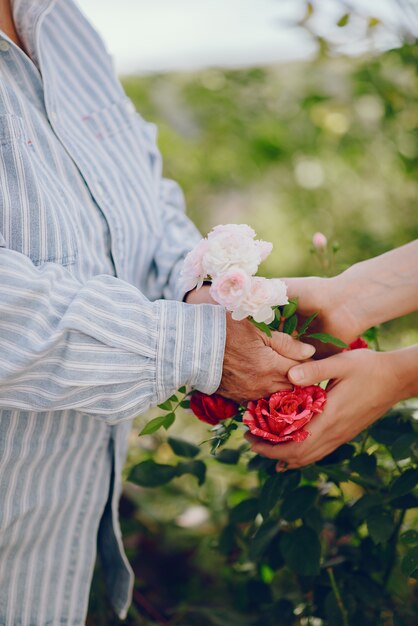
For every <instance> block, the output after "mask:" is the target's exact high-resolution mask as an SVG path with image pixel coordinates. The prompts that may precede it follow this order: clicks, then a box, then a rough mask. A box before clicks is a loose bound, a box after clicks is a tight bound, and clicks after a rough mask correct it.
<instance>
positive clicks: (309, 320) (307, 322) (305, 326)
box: [298, 313, 318, 339]
mask: <svg viewBox="0 0 418 626" xmlns="http://www.w3.org/2000/svg"><path fill="white" fill-rule="evenodd" d="M317 316H318V313H312V315H310V316H309V317H308V318H307V319H306V320H305V321H304V322H303V324H302V326H301V327H300V328H299V331H298V337H299V339H300V338H301V337H302V336H303V335H304V334H305V333H306V331H307V330H308V328H309V326H310V325H311V324H312V322H313V321H314V319H315V318H316V317H317Z"/></svg>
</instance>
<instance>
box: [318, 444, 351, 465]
mask: <svg viewBox="0 0 418 626" xmlns="http://www.w3.org/2000/svg"><path fill="white" fill-rule="evenodd" d="M355 451H356V449H355V447H354V446H353V445H351V444H349V443H343V445H342V446H339V447H338V448H336V449H335V450H334V451H333V452H331V453H330V454H327V456H324V457H323V458H322V459H320V460H319V461H317V462H316V465H319V466H321V465H333V464H336V463H341V462H342V461H347V460H348V459H351V457H352V456H353V455H354V453H355Z"/></svg>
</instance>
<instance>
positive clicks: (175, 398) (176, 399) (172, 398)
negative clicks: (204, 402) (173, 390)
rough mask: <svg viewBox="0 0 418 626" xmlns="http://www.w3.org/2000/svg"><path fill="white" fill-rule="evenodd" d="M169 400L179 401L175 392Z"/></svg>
mask: <svg viewBox="0 0 418 626" xmlns="http://www.w3.org/2000/svg"><path fill="white" fill-rule="evenodd" d="M169 401H170V402H178V401H179V399H178V397H177V396H176V394H174V395H172V396H171V398H169Z"/></svg>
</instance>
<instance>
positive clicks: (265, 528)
mask: <svg viewBox="0 0 418 626" xmlns="http://www.w3.org/2000/svg"><path fill="white" fill-rule="evenodd" d="M279 530H280V527H279V524H278V522H277V520H267V521H265V522H263V523H262V524H261V526H260V528H259V529H258V531H257V533H256V534H255V535H254V537H253V538H252V541H251V544H250V550H249V557H250V559H251V560H252V561H256V560H258V559H259V558H260V557H261V556H262V555H263V554H264V552H265V551H266V550H267V548H268V546H269V544H270V542H271V541H272V540H273V539H274V537H275V536H276V535H277V533H278V532H279Z"/></svg>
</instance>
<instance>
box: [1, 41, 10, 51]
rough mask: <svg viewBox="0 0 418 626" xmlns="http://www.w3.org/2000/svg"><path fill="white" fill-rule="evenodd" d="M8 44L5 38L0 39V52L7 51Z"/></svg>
mask: <svg viewBox="0 0 418 626" xmlns="http://www.w3.org/2000/svg"><path fill="white" fill-rule="evenodd" d="M9 48H10V44H9V43H8V42H7V41H6V40H5V39H0V52H7V51H8V49H9Z"/></svg>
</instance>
